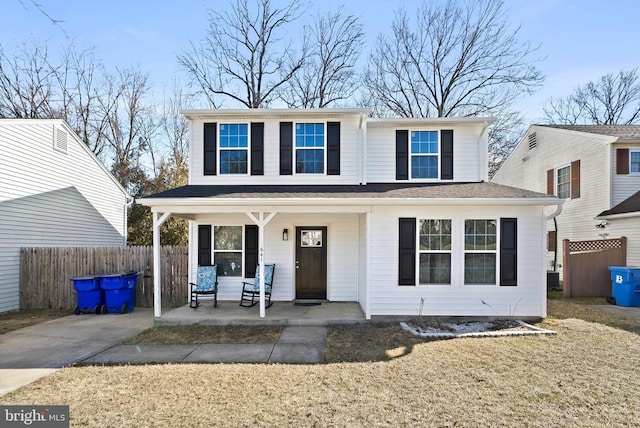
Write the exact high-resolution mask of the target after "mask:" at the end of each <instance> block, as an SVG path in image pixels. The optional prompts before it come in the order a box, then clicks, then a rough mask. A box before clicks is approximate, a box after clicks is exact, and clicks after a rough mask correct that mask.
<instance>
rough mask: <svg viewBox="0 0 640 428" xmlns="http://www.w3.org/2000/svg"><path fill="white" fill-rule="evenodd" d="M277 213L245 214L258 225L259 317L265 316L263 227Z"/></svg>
mask: <svg viewBox="0 0 640 428" xmlns="http://www.w3.org/2000/svg"><path fill="white" fill-rule="evenodd" d="M276 214H277V213H275V212H274V213H270V214H269V215H268V216H267V218H266V219H265V218H264V211H260V212H259V213H258V217H256V216H255V215H254V214H253V213H251V212H248V213H247V215H248V216H249V218H250V219H251V220H253V222H254V223H255V224H257V225H258V265H259V266H260V277H259V278H258V280H259V281H260V318H264V317H265V316H266V308H265V303H264V228H265V226H266V225H267V224H268V223H269V222H270V221H271V220H272V219H273V218H274V217H275V216H276Z"/></svg>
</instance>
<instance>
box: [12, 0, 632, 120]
mask: <svg viewBox="0 0 640 428" xmlns="http://www.w3.org/2000/svg"><path fill="white" fill-rule="evenodd" d="M35 1H36V3H37V4H39V5H41V7H42V9H43V10H44V11H45V12H46V13H47V14H48V15H49V16H50V17H51V18H53V19H56V20H61V21H62V22H60V23H59V24H58V25H54V24H52V23H51V21H50V20H49V19H48V18H47V17H46V16H45V15H44V14H43V13H42V12H40V11H39V10H38V9H37V8H36V7H35V6H34V5H33V3H32V2H31V0H2V7H1V9H0V43H1V45H2V47H3V48H4V49H5V51H6V52H10V51H11V50H12V49H15V46H16V45H17V44H19V43H22V42H25V41H29V40H32V39H35V40H48V41H49V43H50V44H51V42H63V43H65V44H66V41H65V40H73V41H74V42H75V44H76V45H77V46H78V47H79V48H90V47H95V49H96V55H97V57H98V59H100V60H101V61H102V62H103V63H104V64H105V65H106V66H107V67H108V68H112V67H114V66H116V65H118V66H131V65H139V66H140V68H141V69H142V70H144V71H148V72H149V73H150V75H151V79H152V84H153V86H154V89H155V90H156V91H159V90H161V89H162V88H164V87H169V86H170V83H171V79H172V78H173V77H174V76H177V77H179V78H180V79H181V80H182V81H184V80H185V76H184V75H183V74H182V73H181V71H180V69H179V67H178V65H177V62H176V54H177V53H180V52H181V51H183V50H185V49H187V48H188V46H189V42H190V41H193V42H197V41H199V40H200V39H201V38H202V37H203V36H204V35H205V32H206V29H207V12H206V11H207V8H208V9H215V8H220V7H228V4H229V0H227V1H205V0H176V1H168V0H165V1H158V0H154V1H150V0H127V1H125V0H93V1H88V0H35ZM274 1H275V2H276V3H277V0H274ZM420 3H421V1H404V2H403V1H391V0H386V1H383V0H349V1H337V0H323V1H317V2H309V5H310V6H309V8H308V9H309V10H310V11H312V12H313V11H318V10H321V11H327V10H330V9H331V8H335V7H337V6H338V5H339V4H344V5H345V10H346V11H348V12H350V13H352V14H354V15H357V16H360V17H361V19H362V21H363V23H364V25H365V30H366V33H367V47H366V49H365V54H364V57H366V52H368V51H369V50H370V49H371V47H372V46H373V44H374V43H375V39H376V37H377V35H378V34H379V32H380V31H381V30H382V31H386V30H388V29H389V27H390V24H391V21H392V19H393V15H394V11H395V10H396V9H397V8H398V5H403V6H404V8H405V9H406V10H407V11H408V12H411V11H414V10H416V9H417V7H418V5H419V4H420ZM505 4H506V6H507V8H508V9H509V17H510V19H511V22H512V24H513V25H514V26H518V25H520V26H521V30H520V40H521V41H530V42H532V43H533V44H541V48H540V50H539V54H540V57H543V58H544V59H543V60H542V61H541V62H540V63H539V64H538V68H539V69H540V70H541V71H542V73H543V74H544V75H545V76H546V80H545V84H544V87H543V88H542V89H541V90H540V91H539V92H538V93H536V94H535V95H533V96H531V97H528V99H526V100H522V101H521V102H520V104H519V105H518V108H520V109H521V110H523V111H524V112H525V115H526V117H527V119H528V121H529V122H536V121H540V119H541V118H542V106H543V104H544V103H545V102H546V101H547V100H548V98H549V97H550V96H564V95H567V94H568V93H569V92H570V91H571V89H573V88H574V87H575V86H576V85H578V84H582V83H585V82H587V81H589V80H595V79H597V78H598V77H600V76H601V75H603V74H606V73H616V72H618V71H619V70H621V69H624V70H628V69H631V68H634V67H638V66H639V65H640V46H639V45H640V25H639V24H638V16H640V1H638V0H609V1H603V0H600V1H596V0H582V1H579V0H576V1H573V0H531V1H529V0H505ZM202 107H206V106H202Z"/></svg>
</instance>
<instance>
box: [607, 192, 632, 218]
mask: <svg viewBox="0 0 640 428" xmlns="http://www.w3.org/2000/svg"><path fill="white" fill-rule="evenodd" d="M635 212H640V192H636V193H634V194H633V195H631V196H629V197H628V198H627V199H625V200H624V201H622V202H620V203H619V204H618V205H616V206H615V207H613V208H611V209H610V210H606V211H602V212H601V213H600V214H598V217H604V216H608V215H615V214H627V213H635Z"/></svg>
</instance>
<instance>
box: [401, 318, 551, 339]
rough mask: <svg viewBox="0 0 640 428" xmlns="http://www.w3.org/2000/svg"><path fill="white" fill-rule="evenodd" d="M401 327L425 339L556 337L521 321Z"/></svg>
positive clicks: (407, 325) (405, 324)
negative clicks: (541, 335) (543, 335)
mask: <svg viewBox="0 0 640 428" xmlns="http://www.w3.org/2000/svg"><path fill="white" fill-rule="evenodd" d="M400 326H401V327H402V328H403V329H404V330H407V331H409V332H411V333H412V334H414V335H416V336H420V337H424V338H436V339H453V338H456V337H500V336H528V335H539V334H545V335H555V334H557V333H556V332H555V331H553V330H545V329H541V328H538V327H535V326H532V325H530V324H527V323H525V322H524V321H520V320H495V321H468V322H461V323H455V322H441V323H418V324H412V323H408V322H401V323H400Z"/></svg>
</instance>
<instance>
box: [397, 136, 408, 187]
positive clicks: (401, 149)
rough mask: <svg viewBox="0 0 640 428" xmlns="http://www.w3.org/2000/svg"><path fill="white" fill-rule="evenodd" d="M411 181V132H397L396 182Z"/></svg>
mask: <svg viewBox="0 0 640 428" xmlns="http://www.w3.org/2000/svg"><path fill="white" fill-rule="evenodd" d="M408 179H409V131H407V130H397V131H396V180H408Z"/></svg>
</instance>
